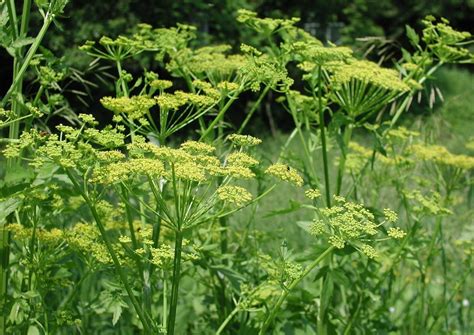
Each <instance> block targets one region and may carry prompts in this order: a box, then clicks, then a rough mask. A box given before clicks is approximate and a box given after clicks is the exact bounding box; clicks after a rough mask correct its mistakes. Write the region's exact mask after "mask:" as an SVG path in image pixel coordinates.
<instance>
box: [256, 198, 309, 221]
mask: <svg viewBox="0 0 474 335" xmlns="http://www.w3.org/2000/svg"><path fill="white" fill-rule="evenodd" d="M289 202H290V207H287V208H283V209H277V210H275V211H271V212H270V213H268V214H266V215H265V216H264V218H268V217H271V216H275V215H282V214H288V213H291V212H295V211H297V210H298V209H300V208H301V204H300V203H299V202H297V201H293V200H290V201H289Z"/></svg>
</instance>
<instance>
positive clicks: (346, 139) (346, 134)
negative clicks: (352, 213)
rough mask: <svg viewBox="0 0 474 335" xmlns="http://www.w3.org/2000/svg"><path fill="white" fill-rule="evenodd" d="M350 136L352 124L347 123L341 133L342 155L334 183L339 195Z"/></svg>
mask: <svg viewBox="0 0 474 335" xmlns="http://www.w3.org/2000/svg"><path fill="white" fill-rule="evenodd" d="M351 137H352V124H349V125H347V126H346V128H345V129H344V135H343V145H344V147H343V148H341V149H342V155H341V159H340V162H339V168H338V170H337V185H336V194H337V195H340V194H341V188H342V179H343V178H344V168H345V166H346V158H347V150H348V147H349V142H350V140H351Z"/></svg>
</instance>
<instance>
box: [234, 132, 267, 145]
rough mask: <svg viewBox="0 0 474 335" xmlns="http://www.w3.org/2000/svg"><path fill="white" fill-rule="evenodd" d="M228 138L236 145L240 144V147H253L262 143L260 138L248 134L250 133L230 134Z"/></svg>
mask: <svg viewBox="0 0 474 335" xmlns="http://www.w3.org/2000/svg"><path fill="white" fill-rule="evenodd" d="M228 139H229V141H231V142H232V143H233V144H235V145H236V146H241V147H253V146H256V145H259V144H260V143H262V140H261V139H259V138H256V137H253V136H250V135H239V134H232V135H229V137H228Z"/></svg>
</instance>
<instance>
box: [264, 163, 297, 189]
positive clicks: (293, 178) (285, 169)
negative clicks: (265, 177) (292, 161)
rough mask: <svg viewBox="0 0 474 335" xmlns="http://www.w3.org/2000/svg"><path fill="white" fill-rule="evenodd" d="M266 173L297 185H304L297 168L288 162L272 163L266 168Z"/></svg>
mask: <svg viewBox="0 0 474 335" xmlns="http://www.w3.org/2000/svg"><path fill="white" fill-rule="evenodd" d="M265 173H267V174H269V175H272V176H274V177H276V178H278V179H280V180H283V181H286V182H289V183H291V184H294V185H296V186H303V178H301V176H300V175H299V174H298V172H296V170H295V169H293V168H291V167H289V166H288V165H286V164H281V163H276V164H273V165H270V166H269V167H268V168H267V169H266V170H265Z"/></svg>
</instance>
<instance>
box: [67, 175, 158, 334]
mask: <svg viewBox="0 0 474 335" xmlns="http://www.w3.org/2000/svg"><path fill="white" fill-rule="evenodd" d="M66 174H67V175H68V177H69V180H71V182H72V183H73V185H74V187H75V188H76V190H77V191H78V192H79V193H80V194H81V196H82V198H83V199H84V201H85V202H86V204H87V206H88V207H89V210H90V211H91V214H92V216H93V217H94V221H95V222H96V224H97V227H98V228H99V231H100V234H101V236H102V240H103V241H104V243H105V246H106V248H107V251H108V252H109V255H110V257H111V258H112V262H113V263H114V266H115V270H116V271H117V274H118V275H119V277H120V280H121V281H122V283H123V285H124V287H125V290H126V291H127V294H128V297H129V299H130V301H131V303H132V305H133V307H134V309H135V312H136V313H137V314H138V317H139V319H140V321H141V322H142V325H143V329H144V331H145V333H146V334H152V332H151V326H150V324H149V320H148V319H147V317H146V315H145V313H143V310H142V308H141V306H140V303H139V302H138V300H137V298H136V297H135V295H134V294H133V290H132V288H131V287H130V284H129V283H128V280H127V275H126V274H125V272H124V270H123V269H122V266H121V264H120V260H119V259H118V257H117V254H116V253H115V251H114V248H113V246H112V242H111V241H110V239H109V237H108V235H107V232H106V230H105V226H104V224H103V222H102V219H101V218H100V216H99V213H97V210H96V208H95V206H94V204H93V202H92V201H91V199H90V198H89V196H88V194H86V193H85V192H84V191H83V190H82V188H81V187H80V186H79V184H78V183H77V181H76V180H75V178H74V177H73V175H72V174H71V172H70V171H69V170H67V169H66Z"/></svg>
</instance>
